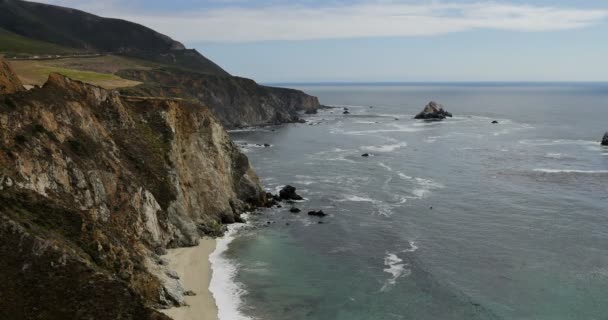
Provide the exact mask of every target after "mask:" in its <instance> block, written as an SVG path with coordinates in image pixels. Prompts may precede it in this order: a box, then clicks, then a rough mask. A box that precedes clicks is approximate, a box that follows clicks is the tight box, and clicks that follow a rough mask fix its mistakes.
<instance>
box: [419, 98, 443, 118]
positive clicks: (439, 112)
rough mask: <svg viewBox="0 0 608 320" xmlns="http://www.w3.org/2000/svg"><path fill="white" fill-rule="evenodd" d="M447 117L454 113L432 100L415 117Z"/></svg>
mask: <svg viewBox="0 0 608 320" xmlns="http://www.w3.org/2000/svg"><path fill="white" fill-rule="evenodd" d="M446 117H452V114H451V113H449V112H447V111H445V109H444V108H443V106H442V105H440V104H438V103H437V102H435V101H431V102H429V104H427V105H426V107H424V109H423V110H422V112H420V113H419V114H417V115H416V116H415V117H414V119H423V120H443V119H445V118H446Z"/></svg>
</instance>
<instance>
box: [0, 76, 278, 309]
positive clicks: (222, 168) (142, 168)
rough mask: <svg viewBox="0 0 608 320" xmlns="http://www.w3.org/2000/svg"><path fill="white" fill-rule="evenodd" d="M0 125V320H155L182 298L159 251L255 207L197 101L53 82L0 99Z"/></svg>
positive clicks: (248, 182)
mask: <svg viewBox="0 0 608 320" xmlns="http://www.w3.org/2000/svg"><path fill="white" fill-rule="evenodd" d="M0 79H2V80H1V81H5V82H7V83H9V82H11V80H10V79H8V78H7V77H6V76H4V77H2V76H0ZM13 84H14V85H17V84H16V83H13ZM0 128H1V130H0V239H1V240H2V241H0V255H1V256H2V259H0V318H1V319H166V317H165V316H164V315H161V314H159V313H158V312H156V311H154V309H153V308H154V307H162V306H168V305H175V304H180V303H182V301H183V300H182V291H183V289H182V288H181V286H180V284H179V282H178V280H175V279H173V278H172V277H170V276H168V274H169V275H170V273H169V272H168V270H166V267H165V265H164V264H165V263H164V262H163V261H162V259H160V258H159V256H158V254H160V253H162V252H163V251H164V250H165V248H168V247H176V246H189V245H194V244H196V243H197V241H198V239H199V237H200V236H201V235H203V234H220V233H221V232H222V227H221V225H222V223H230V222H234V221H235V220H238V219H239V215H240V213H241V212H243V211H244V210H248V209H252V208H254V207H256V206H260V205H264V204H265V202H266V199H265V194H264V193H263V192H262V189H261V187H260V186H259V182H258V178H257V176H256V174H255V172H254V171H253V169H252V168H251V167H250V165H249V161H248V159H247V157H246V156H245V155H243V154H242V153H241V152H240V151H239V149H238V147H237V146H235V145H234V144H233V143H232V142H231V141H230V139H229V137H228V135H227V133H226V132H225V130H224V129H223V127H222V126H221V124H220V123H219V122H218V121H217V119H216V117H215V116H214V115H213V114H212V113H211V112H210V111H209V110H208V109H207V108H205V107H203V106H202V105H201V104H199V103H194V102H188V101H183V100H178V99H155V98H123V97H121V96H120V95H119V94H118V93H117V92H112V91H106V90H104V89H101V88H98V87H94V86H91V85H86V84H83V83H81V82H77V81H73V80H70V79H68V78H66V77H63V76H61V75H57V74H52V75H51V76H50V77H49V80H48V81H47V83H46V84H45V85H44V86H43V87H42V88H35V89H32V90H30V91H26V92H17V93H13V94H5V95H0Z"/></svg>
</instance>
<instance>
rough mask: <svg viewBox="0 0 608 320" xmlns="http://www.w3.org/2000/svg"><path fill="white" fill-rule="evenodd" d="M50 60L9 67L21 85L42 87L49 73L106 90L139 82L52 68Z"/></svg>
mask: <svg viewBox="0 0 608 320" xmlns="http://www.w3.org/2000/svg"><path fill="white" fill-rule="evenodd" d="M52 63H54V61H52V60H15V61H10V64H11V67H12V68H13V70H15V72H16V73H17V75H18V76H19V78H20V79H21V81H22V82H23V84H26V85H42V84H44V83H45V82H46V79H48V77H49V74H51V73H60V74H62V75H64V76H66V77H68V78H71V79H74V80H79V81H82V82H86V83H90V84H94V85H97V86H100V87H103V88H106V89H116V88H122V87H130V86H135V85H138V84H139V82H137V81H131V80H127V79H123V78H121V77H119V76H117V75H115V74H112V73H105V72H95V71H88V70H77V69H72V68H64V67H59V66H53V65H52Z"/></svg>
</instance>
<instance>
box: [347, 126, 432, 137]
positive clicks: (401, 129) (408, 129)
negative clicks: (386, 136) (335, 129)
mask: <svg viewBox="0 0 608 320" xmlns="http://www.w3.org/2000/svg"><path fill="white" fill-rule="evenodd" d="M424 130H425V129H424V128H416V127H414V126H412V125H395V124H392V125H390V126H389V128H387V129H375V130H356V131H342V132H340V133H342V134H346V135H367V134H374V133H390V132H419V131H424Z"/></svg>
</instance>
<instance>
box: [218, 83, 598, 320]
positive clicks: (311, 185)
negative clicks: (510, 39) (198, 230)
mask: <svg viewBox="0 0 608 320" xmlns="http://www.w3.org/2000/svg"><path fill="white" fill-rule="evenodd" d="M283 86H288V87H294V88H296V89H301V90H304V91H306V92H307V93H309V94H312V95H315V96H318V97H319V99H320V101H321V103H323V104H325V105H332V106H338V107H339V108H335V109H328V110H321V111H320V112H319V113H318V114H317V115H311V116H304V118H305V119H306V120H307V121H308V123H306V124H286V125H281V126H276V127H267V128H259V129H252V130H236V131H233V132H231V136H232V138H233V139H234V140H235V142H236V143H238V144H240V145H241V147H242V149H243V150H244V151H245V152H246V154H247V155H248V157H249V159H250V161H251V163H252V164H253V166H254V167H255V169H256V170H257V173H258V175H259V176H260V177H261V179H262V184H263V186H264V187H265V188H267V189H268V190H269V191H272V192H277V191H278V190H279V189H280V187H281V186H283V185H286V184H290V185H293V186H295V187H296V188H297V189H298V191H297V192H298V193H299V194H300V195H302V196H303V197H305V200H304V201H302V202H298V203H296V204H294V206H296V207H298V208H300V209H302V212H301V213H299V214H294V213H290V212H289V208H290V207H291V206H290V205H287V204H283V208H275V209H269V210H266V211H263V212H261V213H258V214H251V215H249V216H248V221H249V222H248V224H247V225H239V226H233V227H231V231H230V232H229V234H228V236H227V237H226V238H224V239H221V240H220V241H219V242H218V251H217V252H216V254H215V256H213V259H214V262H215V263H214V275H213V277H214V279H213V281H212V284H211V290H212V292H213V293H214V295H215V297H216V300H217V303H218V307H219V309H220V318H221V320H239V319H264V320H284V319H291V320H298V319H309V320H334V319H336V320H359V319H360V320H363V319H366V320H368V319H371V320H376V319H377V320H389V319H391V320H392V319H394V320H397V319H417V320H422V319H535V320H545V319H546V320H561V319H607V318H608V148H606V147H602V146H600V139H601V137H602V136H603V134H604V133H605V132H606V131H607V130H608V120H607V119H608V84H607V83H553V84H552V83H546V84H535V83H519V84H514V83H492V84H484V83H478V84H476V83H467V84H450V83H442V84H441V83H435V84H423V83H420V84H348V85H332V84H317V85H305V84H302V85H285V84H283ZM431 100H434V101H437V102H439V103H441V104H443V105H444V106H445V108H446V109H447V110H448V111H450V112H452V113H453V114H454V117H453V118H451V119H447V120H445V121H442V122H424V121H418V120H413V116H414V115H415V114H416V113H418V112H419V111H420V110H422V108H423V107H424V106H425V105H426V104H427V103H428V102H429V101H431ZM343 107H347V108H348V109H349V110H350V113H351V114H350V115H343V114H342V110H343V109H342V108H343ZM494 120H496V121H498V122H499V123H498V124H492V123H491V122H492V121H494ZM264 143H267V144H270V145H271V146H270V147H266V148H265V147H260V146H256V144H264ZM363 153H369V154H370V155H371V156H370V157H362V156H361V155H362V154H363ZM318 209H322V210H323V211H324V212H325V213H328V214H329V215H328V216H327V217H325V218H315V217H310V216H308V215H307V214H306V212H307V211H309V210H318ZM320 221H321V222H323V223H322V224H320V223H319V222H320Z"/></svg>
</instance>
